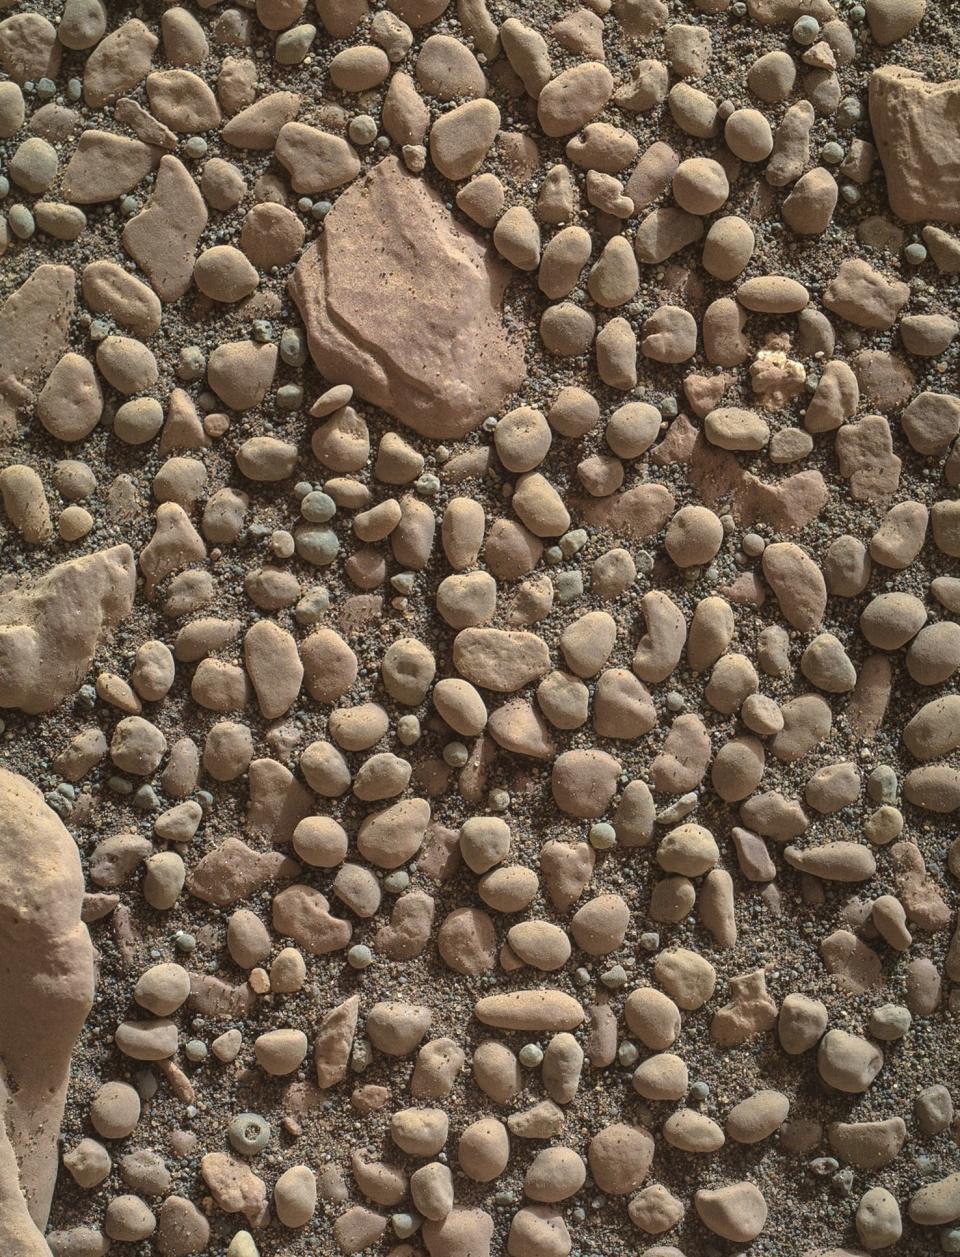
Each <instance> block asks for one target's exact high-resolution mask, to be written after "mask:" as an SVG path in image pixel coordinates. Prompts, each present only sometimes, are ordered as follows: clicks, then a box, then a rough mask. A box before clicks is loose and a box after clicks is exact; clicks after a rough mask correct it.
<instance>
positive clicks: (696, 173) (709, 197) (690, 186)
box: [672, 157, 730, 214]
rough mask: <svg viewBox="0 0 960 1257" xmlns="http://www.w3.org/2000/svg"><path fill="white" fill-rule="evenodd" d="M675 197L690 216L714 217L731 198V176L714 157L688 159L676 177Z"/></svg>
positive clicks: (676, 173)
mask: <svg viewBox="0 0 960 1257" xmlns="http://www.w3.org/2000/svg"><path fill="white" fill-rule="evenodd" d="M672 188H673V196H674V200H675V201H676V202H677V204H678V205H679V206H680V208H681V209H683V210H686V211H687V213H689V214H712V213H714V211H716V210H718V209H720V208H721V206H722V205H723V204H724V202H725V201H726V199H727V197H728V196H729V195H730V185H729V183H728V182H727V176H726V173H725V171H724V169H723V167H722V166H721V165H720V163H719V162H716V161H714V160H713V159H712V158H710V157H688V158H687V159H686V160H685V161H682V162H681V163H680V165H679V166H678V167H677V169H676V171H675V172H674V175H673V183H672Z"/></svg>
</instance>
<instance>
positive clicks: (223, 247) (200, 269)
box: [193, 244, 260, 303]
mask: <svg viewBox="0 0 960 1257" xmlns="http://www.w3.org/2000/svg"><path fill="white" fill-rule="evenodd" d="M193 281H194V283H195V284H196V285H197V287H198V288H199V289H200V291H201V292H202V293H203V294H204V296H206V297H209V298H210V299H211V300H212V301H223V302H227V303H232V302H236V301H242V300H243V298H244V297H249V296H250V294H251V293H252V292H253V291H254V290H255V289H256V288H257V286H258V284H259V283H260V276H259V275H258V274H257V271H256V268H255V267H254V266H252V265H251V264H250V262H249V261H248V260H247V258H246V257H245V256H244V254H243V253H241V251H240V250H239V249H235V248H234V247H233V246H232V245H228V244H220V245H214V247H213V248H211V249H205V250H204V251H203V253H201V254H200V256H199V257H198V258H197V260H196V262H195V263H194V267H193Z"/></svg>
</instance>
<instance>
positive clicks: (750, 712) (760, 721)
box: [740, 694, 783, 738]
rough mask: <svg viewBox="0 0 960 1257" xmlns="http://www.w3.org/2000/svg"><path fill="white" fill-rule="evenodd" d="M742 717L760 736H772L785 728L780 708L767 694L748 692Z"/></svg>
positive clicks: (742, 707) (741, 713)
mask: <svg viewBox="0 0 960 1257" xmlns="http://www.w3.org/2000/svg"><path fill="white" fill-rule="evenodd" d="M740 719H741V720H742V721H743V723H744V724H745V725H746V726H747V728H748V729H750V730H752V731H753V732H754V733H756V734H759V736H760V737H762V738H766V737H771V736H772V735H773V734H776V733H779V732H780V730H781V729H782V728H783V716H782V715H781V712H780V708H779V707H778V706H777V704H776V703H775V702H774V701H773V699H772V698H768V697H767V695H766V694H748V695H747V697H746V698H745V699H744V700H743V705H742V706H741V708H740Z"/></svg>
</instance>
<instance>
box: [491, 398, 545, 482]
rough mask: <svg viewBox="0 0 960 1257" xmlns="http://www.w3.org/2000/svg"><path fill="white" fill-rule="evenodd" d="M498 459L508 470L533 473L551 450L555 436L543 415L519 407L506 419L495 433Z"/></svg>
mask: <svg viewBox="0 0 960 1257" xmlns="http://www.w3.org/2000/svg"><path fill="white" fill-rule="evenodd" d="M493 440H494V445H495V446H496V450H497V456H498V457H499V459H500V461H501V462H502V463H503V465H504V467H506V468H507V470H508V471H514V472H524V471H532V470H533V468H534V467H537V466H539V465H540V463H542V462H543V459H544V458H545V457H546V455H547V452H548V450H549V449H550V445H551V441H552V434H551V431H550V425H549V424H548V423H547V421H546V419H545V418H544V417H543V414H542V413H541V411H539V410H535V409H534V408H533V407H532V406H519V407H517V409H515V410H511V411H508V412H507V414H505V415H504V416H503V418H502V419H501V420H500V422H499V423H498V424H497V427H496V429H495V431H494V434H493Z"/></svg>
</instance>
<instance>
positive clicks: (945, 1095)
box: [913, 1083, 954, 1135]
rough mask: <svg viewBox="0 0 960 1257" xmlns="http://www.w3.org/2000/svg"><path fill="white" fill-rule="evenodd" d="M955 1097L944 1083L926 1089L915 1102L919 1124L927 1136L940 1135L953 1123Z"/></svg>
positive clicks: (914, 1110) (915, 1112)
mask: <svg viewBox="0 0 960 1257" xmlns="http://www.w3.org/2000/svg"><path fill="white" fill-rule="evenodd" d="M953 1111H954V1110H953V1097H952V1096H951V1095H950V1092H949V1091H948V1090H947V1088H946V1087H945V1086H943V1084H942V1083H935V1084H933V1085H932V1086H929V1087H924V1089H923V1090H922V1091H921V1092H920V1094H919V1095H918V1096H917V1097H916V1099H915V1100H914V1102H913V1112H914V1116H915V1117H916V1119H917V1124H918V1126H919V1127H920V1129H921V1131H922V1132H923V1133H924V1134H925V1135H938V1134H940V1133H941V1131H944V1130H946V1129H947V1127H948V1126H949V1125H950V1123H951V1122H952V1121H953Z"/></svg>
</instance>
